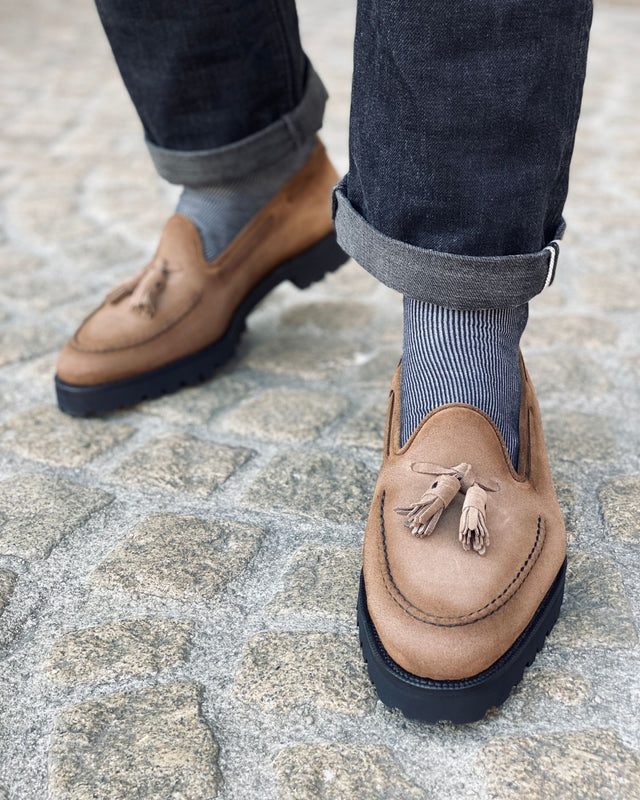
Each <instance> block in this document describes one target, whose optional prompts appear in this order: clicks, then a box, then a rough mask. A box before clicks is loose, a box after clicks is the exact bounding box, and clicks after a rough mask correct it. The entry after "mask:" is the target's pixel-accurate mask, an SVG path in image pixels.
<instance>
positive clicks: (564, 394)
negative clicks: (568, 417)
mask: <svg viewBox="0 0 640 800" xmlns="http://www.w3.org/2000/svg"><path fill="white" fill-rule="evenodd" d="M527 369H528V370H529V372H530V373H531V377H532V378H533V381H534V384H535V387H536V392H537V393H538V395H539V396H540V397H544V398H545V399H554V400H558V401H560V402H566V401H567V399H568V398H572V397H576V398H578V399H579V398H581V397H582V396H583V395H584V393H585V392H588V393H589V397H597V396H600V395H603V394H606V392H607V391H608V390H609V389H610V388H611V382H610V381H609V378H608V377H607V375H606V373H605V372H604V371H603V370H602V368H601V367H600V366H599V365H598V364H596V362H595V361H593V360H591V359H590V358H585V357H584V356H581V355H578V354H576V353H573V352H571V351H570V350H565V351H562V350H558V351H557V353H556V354H554V357H553V358H549V357H548V356H547V355H534V356H530V357H529V358H528V359H527Z"/></svg>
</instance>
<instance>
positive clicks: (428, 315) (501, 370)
mask: <svg viewBox="0 0 640 800" xmlns="http://www.w3.org/2000/svg"><path fill="white" fill-rule="evenodd" d="M528 312H529V309H528V306H527V305H523V306H518V307H517V308H508V309H502V308H501V309H487V310H481V311H456V310H452V309H448V308H442V307H441V306H436V305H432V304H430V303H423V302H421V301H419V300H411V299H409V298H407V297H405V298H404V342H403V354H402V387H401V395H402V400H401V405H402V443H403V444H404V443H405V442H406V441H407V439H408V438H409V437H410V436H411V434H412V433H413V431H414V430H415V428H416V427H417V426H418V424H419V422H420V420H421V419H422V418H423V417H424V415H425V414H427V413H428V412H429V411H433V409H435V408H438V406H441V405H444V404H445V403H469V404H471V405H474V406H476V407H477V408H480V409H482V411H484V412H486V413H487V414H488V415H489V416H490V417H491V419H492V420H493V421H494V422H495V424H496V426H497V427H498V429H499V430H500V432H501V433H502V436H503V437H504V440H505V443H506V445H507V449H508V451H509V454H510V456H511V461H512V462H513V464H514V465H515V466H516V467H517V459H518V446H519V420H520V392H521V388H522V387H521V378H520V366H519V362H518V349H519V345H520V337H521V336H522V333H523V331H524V328H525V325H526V324H527V317H528Z"/></svg>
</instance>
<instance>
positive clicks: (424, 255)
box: [333, 179, 565, 309]
mask: <svg viewBox="0 0 640 800" xmlns="http://www.w3.org/2000/svg"><path fill="white" fill-rule="evenodd" d="M344 188H345V181H344V179H343V180H342V181H341V182H340V183H339V184H338V185H337V186H336V187H335V189H334V190H333V218H334V221H335V228H336V233H337V236H338V243H339V245H340V247H342V249H343V250H344V251H345V252H346V253H348V255H350V256H351V257H352V258H354V259H355V260H356V261H357V262H358V263H359V264H360V265H361V266H362V267H364V268H365V269H366V270H367V272H370V273H371V274H372V275H373V276H374V277H375V278H377V279H378V280H379V281H381V282H382V283H384V284H385V285H386V286H389V287H390V288H391V289H395V290H396V291H398V292H401V293H402V294H403V295H406V296H407V297H410V298H412V299H414V300H422V301H424V302H426V303H434V304H435V305H438V306H445V307H446V308H456V309H481V308H513V307H515V306H520V305H523V304H524V303H528V302H529V300H531V299H532V298H533V297H535V296H536V295H537V294H539V293H540V292H541V291H542V290H543V289H544V288H545V287H546V286H550V285H551V283H552V282H553V279H554V277H555V270H556V264H557V261H558V253H559V241H560V239H561V238H562V236H563V234H564V231H565V223H564V220H562V221H561V222H560V224H559V225H558V228H557V229H556V233H555V236H554V239H553V241H552V242H550V243H549V244H548V245H547V246H546V247H545V248H543V249H542V250H539V251H538V252H537V253H523V254H518V255H508V256H465V255H457V254H454V253H444V252H440V251H438V250H427V249H425V248H422V247H416V246H415V245H412V244H407V243H406V242H402V241H400V240H398V239H392V238H391V237H390V236H386V235H385V234H384V233H381V232H380V231H378V230H376V228H374V227H373V226H372V225H370V224H369V223H368V222H367V221H366V220H365V219H364V217H362V215H361V214H359V213H358V212H357V211H356V209H355V208H354V207H353V206H352V205H351V203H350V202H349V200H348V199H347V196H346V194H345V192H344Z"/></svg>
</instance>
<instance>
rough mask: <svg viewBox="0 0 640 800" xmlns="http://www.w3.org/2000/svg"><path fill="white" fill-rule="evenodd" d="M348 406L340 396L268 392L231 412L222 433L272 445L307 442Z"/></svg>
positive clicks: (273, 390) (304, 392)
mask: <svg viewBox="0 0 640 800" xmlns="http://www.w3.org/2000/svg"><path fill="white" fill-rule="evenodd" d="M347 406H348V401H347V399H346V397H343V396H342V395H339V394H334V393H331V394H328V393H326V392H325V393H322V394H321V393H320V392H311V391H308V390H306V389H267V390H266V391H264V392H262V394H260V395H258V396H257V397H252V398H251V399H249V400H247V401H246V402H245V403H242V404H241V405H239V406H238V407H237V408H234V409H233V410H232V411H230V412H229V413H228V414H227V416H226V417H225V418H224V419H223V421H222V427H223V428H224V429H225V430H228V431H232V432H233V433H237V434H239V435H240V436H245V437H246V438H249V439H251V438H254V437H255V438H258V439H264V440H266V441H273V442H295V441H309V440H311V439H315V438H316V437H317V436H318V435H319V434H320V432H321V431H322V429H323V428H324V427H325V426H326V425H328V424H329V423H330V422H333V420H334V419H336V417H338V416H339V415H340V414H342V413H343V412H344V410H345V409H346V408H347Z"/></svg>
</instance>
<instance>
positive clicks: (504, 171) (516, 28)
mask: <svg viewBox="0 0 640 800" xmlns="http://www.w3.org/2000/svg"><path fill="white" fill-rule="evenodd" d="M590 16H591V9H590V2H589V0H577V1H576V0H564V2H561V3H553V4H550V3H544V4H542V5H540V4H534V3H531V2H523V0H511V2H507V3H497V2H494V0H481V2H477V3H472V4H462V3H450V2H446V1H445V0H433V1H432V2H428V3H424V4H419V6H418V8H415V7H414V6H407V5H406V4H403V3H391V4H388V3H385V4H379V3H378V2H377V0H371V1H370V2H369V1H367V2H363V3H361V4H360V10H359V14H358V31H357V35H356V42H357V47H356V56H355V71H354V92H353V109H352V119H351V161H350V169H349V173H348V175H347V176H346V178H345V179H344V181H343V184H342V187H341V190H340V191H339V192H338V194H337V199H338V215H337V218H336V225H337V228H338V231H339V234H340V237H341V242H342V244H343V246H344V247H345V249H347V250H348V251H349V252H350V253H351V254H352V255H353V256H354V257H355V258H356V259H357V260H359V261H360V262H361V263H362V264H363V266H364V267H365V268H367V269H369V270H370V271H371V272H372V273H373V274H374V275H376V276H377V277H378V278H380V280H382V281H383V282H385V283H387V284H388V285H390V286H392V287H393V288H396V289H398V290H399V291H401V292H402V293H403V294H404V295H405V298H406V301H405V321H406V324H405V344H406V346H405V371H404V373H403V390H404V391H403V394H404V398H403V399H404V400H405V408H404V411H403V439H404V440H406V439H408V437H409V435H410V434H411V432H412V431H413V429H414V428H415V426H416V425H417V423H418V422H419V420H420V419H421V418H422V416H423V414H424V413H426V412H427V411H429V410H431V409H432V408H435V407H436V406H437V405H439V404H440V403H443V402H451V401H464V402H470V403H472V404H474V405H479V406H480V407H481V408H482V409H483V410H485V411H487V413H489V414H490V415H491V416H492V417H493V418H494V420H495V421H496V423H497V424H498V426H499V427H500V430H501V432H502V434H503V436H504V438H505V440H506V442H507V446H508V448H509V451H510V453H511V456H512V460H513V461H514V463H515V462H516V461H517V451H518V408H519V393H520V387H519V369H518V344H519V339H520V335H521V334H522V331H523V329H524V326H525V324H526V320H527V310H526V305H525V304H526V302H527V301H528V300H529V299H530V298H531V297H532V296H533V295H534V294H536V293H537V292H539V291H540V290H541V289H542V287H543V285H544V284H545V282H546V281H547V279H548V277H549V276H548V272H549V262H550V258H552V259H553V261H554V262H555V255H556V253H555V251H553V250H546V249H545V246H546V245H549V243H550V242H551V241H552V240H554V239H555V238H559V237H560V236H561V235H562V229H563V222H562V207H563V204H564V200H565V197H566V193H567V183H568V175H569V163H570V159H571V153H572V149H573V140H574V135H575V129H576V123H577V119H578V112H579V107H580V100H581V94H582V84H583V80H584V71H585V59H586V47H587V39H588V28H589V21H590ZM416 54H419V57H416ZM372 98H375V101H374V100H372ZM365 230H366V234H365V233H363V231H365ZM380 234H384V235H385V236H387V237H391V239H393V240H395V241H394V242H389V240H388V239H384V238H383V237H382V236H380ZM374 242H375V245H376V246H372V245H373V243H374ZM408 245H413V246H414V247H417V248H419V249H418V250H415V249H412V248H410V247H408ZM425 303H430V304H432V305H425ZM433 304H435V305H438V306H444V307H446V308H448V309H454V310H455V311H448V312H444V311H437V310H436V309H435V308H434V306H433ZM493 308H501V309H504V310H503V311H501V312H500V313H498V312H495V311H483V312H482V313H477V312H476V313H469V312H470V311H476V310H477V309H493ZM457 310H464V311H465V312H466V313H464V314H459V313H456V311H457ZM467 331H468V332H473V334H474V341H473V343H472V344H473V346H469V339H470V335H466V339H467V342H465V341H464V340H465V332H467ZM427 348H428V349H429V352H430V358H429V359H428V360H427V359H425V358H424V353H425V352H426V350H427ZM425 375H426V376H428V380H429V391H427V392H425V391H424V389H423V388H421V386H420V383H421V378H423V377H424V376H425ZM414 376H415V377H414ZM487 376H489V378H490V379H491V380H490V383H489V384H488V382H487ZM422 383H423V384H424V382H423V381H422Z"/></svg>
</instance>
